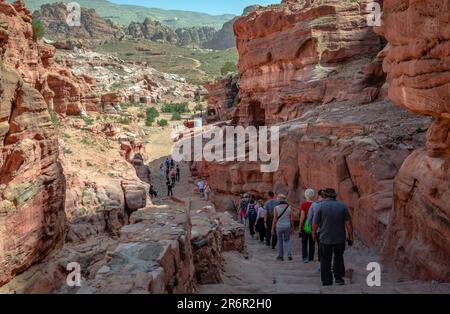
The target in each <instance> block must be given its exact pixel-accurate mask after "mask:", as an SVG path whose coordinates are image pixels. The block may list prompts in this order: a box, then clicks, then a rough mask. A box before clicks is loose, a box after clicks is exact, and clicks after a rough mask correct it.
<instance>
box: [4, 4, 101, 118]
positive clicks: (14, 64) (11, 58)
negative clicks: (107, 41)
mask: <svg viewBox="0 0 450 314" xmlns="http://www.w3.org/2000/svg"><path fill="white" fill-rule="evenodd" d="M0 47H1V48H0V49H1V50H0V55H1V59H2V60H3V63H4V64H5V65H7V66H9V67H11V68H12V69H15V70H16V71H17V72H18V73H20V75H21V76H22V78H23V80H24V81H25V82H26V83H28V84H30V85H31V86H33V87H35V88H36V89H37V90H39V91H40V92H41V94H42V95H43V96H44V99H45V101H46V103H47V105H48V106H49V107H50V108H51V109H53V110H54V111H55V112H56V113H58V114H63V115H65V114H67V115H80V114H82V113H83V112H84V111H85V107H86V106H89V105H90V104H91V103H97V102H98V100H97V99H96V97H95V95H94V91H93V88H92V87H93V85H94V84H95V82H91V81H90V80H89V78H88V77H87V76H86V77H77V76H75V75H74V74H73V73H72V71H70V69H69V68H68V67H67V66H66V65H64V64H62V65H60V64H58V63H57V62H56V61H55V53H56V49H55V48H54V47H53V46H50V45H47V44H44V43H41V42H38V41H37V40H36V38H35V34H34V31H33V26H32V17H31V13H30V11H29V10H28V9H27V8H26V7H25V5H24V3H23V1H22V0H18V1H16V2H14V3H13V4H11V5H10V4H8V3H6V1H4V0H2V1H0ZM97 98H98V97H97Z"/></svg>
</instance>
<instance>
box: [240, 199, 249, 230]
mask: <svg viewBox="0 0 450 314" xmlns="http://www.w3.org/2000/svg"><path fill="white" fill-rule="evenodd" d="M248 201H249V200H248V194H247V193H245V194H244V196H243V197H242V199H241V202H240V204H239V212H238V218H239V221H240V222H241V224H243V225H244V226H246V225H247V207H248Z"/></svg>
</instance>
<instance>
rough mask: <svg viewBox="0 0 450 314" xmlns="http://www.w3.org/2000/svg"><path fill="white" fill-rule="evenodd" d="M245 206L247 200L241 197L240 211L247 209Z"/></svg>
mask: <svg viewBox="0 0 450 314" xmlns="http://www.w3.org/2000/svg"><path fill="white" fill-rule="evenodd" d="M247 206H248V200H247V199H245V198H244V199H242V200H241V210H242V211H246V210H247Z"/></svg>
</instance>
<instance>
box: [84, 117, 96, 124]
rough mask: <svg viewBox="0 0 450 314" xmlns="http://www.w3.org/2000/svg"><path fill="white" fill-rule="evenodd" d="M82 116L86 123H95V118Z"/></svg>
mask: <svg viewBox="0 0 450 314" xmlns="http://www.w3.org/2000/svg"><path fill="white" fill-rule="evenodd" d="M81 118H82V119H83V120H84V123H86V125H93V124H94V119H92V118H91V117H88V116H82V117H81Z"/></svg>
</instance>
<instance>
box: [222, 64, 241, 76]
mask: <svg viewBox="0 0 450 314" xmlns="http://www.w3.org/2000/svg"><path fill="white" fill-rule="evenodd" d="M236 72H237V66H236V64H234V63H233V62H227V63H225V64H224V65H223V67H222V68H221V69H220V74H222V75H227V74H229V73H236Z"/></svg>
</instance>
